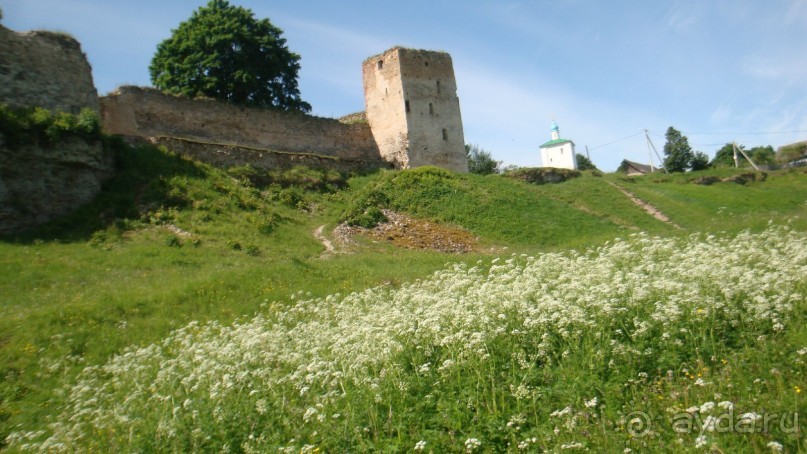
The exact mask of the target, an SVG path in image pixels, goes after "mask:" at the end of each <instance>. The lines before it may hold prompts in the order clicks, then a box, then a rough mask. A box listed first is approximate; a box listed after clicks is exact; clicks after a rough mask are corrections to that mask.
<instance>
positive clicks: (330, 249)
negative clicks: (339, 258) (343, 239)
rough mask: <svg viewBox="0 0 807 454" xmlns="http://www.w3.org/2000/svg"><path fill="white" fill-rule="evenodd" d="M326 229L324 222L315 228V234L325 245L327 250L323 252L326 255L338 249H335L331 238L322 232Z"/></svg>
mask: <svg viewBox="0 0 807 454" xmlns="http://www.w3.org/2000/svg"><path fill="white" fill-rule="evenodd" d="M324 229H325V225H324V224H323V225H321V226H319V227H317V229H316V230H314V236H315V237H316V238H317V239H318V240H319V241H320V242H321V243H322V245H323V246H325V252H324V253H323V255H325V254H333V253H335V252H336V249H334V247H333V243H331V240H329V239H327V238H325V235H323V234H322V231H323V230H324Z"/></svg>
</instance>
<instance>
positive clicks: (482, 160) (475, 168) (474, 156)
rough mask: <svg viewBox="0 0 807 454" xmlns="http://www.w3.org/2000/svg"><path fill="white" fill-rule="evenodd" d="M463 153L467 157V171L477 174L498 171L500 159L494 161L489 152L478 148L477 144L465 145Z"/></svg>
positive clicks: (488, 173)
mask: <svg viewBox="0 0 807 454" xmlns="http://www.w3.org/2000/svg"><path fill="white" fill-rule="evenodd" d="M465 155H466V156H467V157H468V172H470V173H476V174H479V175H490V174H492V173H499V170H500V169H499V166H500V165H501V163H502V162H501V161H496V160H495V159H493V156H492V155H491V154H490V152H487V151H485V150H483V149H482V148H480V147H479V146H478V145H470V144H466V145H465Z"/></svg>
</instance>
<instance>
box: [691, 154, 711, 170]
mask: <svg viewBox="0 0 807 454" xmlns="http://www.w3.org/2000/svg"><path fill="white" fill-rule="evenodd" d="M689 167H690V169H692V170H706V169H708V168H709V155H707V154H706V153H704V152H702V151H696V152H695V153H693V154H692V160H691V161H690V162H689Z"/></svg>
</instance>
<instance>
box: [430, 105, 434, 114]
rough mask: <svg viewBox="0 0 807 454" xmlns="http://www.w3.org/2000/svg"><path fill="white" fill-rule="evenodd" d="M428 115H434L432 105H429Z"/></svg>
mask: <svg viewBox="0 0 807 454" xmlns="http://www.w3.org/2000/svg"><path fill="white" fill-rule="evenodd" d="M429 115H434V106H433V105H432V103H429Z"/></svg>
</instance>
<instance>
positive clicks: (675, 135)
mask: <svg viewBox="0 0 807 454" xmlns="http://www.w3.org/2000/svg"><path fill="white" fill-rule="evenodd" d="M664 137H665V138H666V139H667V143H665V144H664V156H665V158H664V168H666V169H667V171H668V172H685V171H686V170H687V169H688V168H689V167H690V165H691V163H692V158H694V157H695V155H694V154H693V153H692V147H690V146H689V140H688V139H687V138H686V136H685V135H683V134H681V132H679V131H678V130H676V129H675V128H673V127H672V126H670V127H669V128H667V133H666V134H665V135H664Z"/></svg>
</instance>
